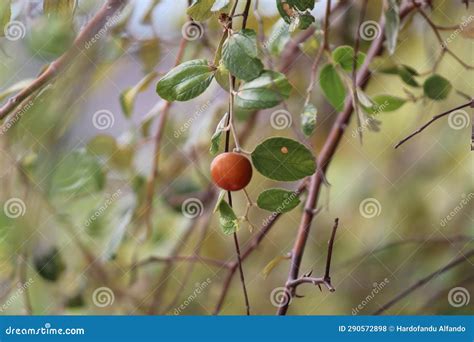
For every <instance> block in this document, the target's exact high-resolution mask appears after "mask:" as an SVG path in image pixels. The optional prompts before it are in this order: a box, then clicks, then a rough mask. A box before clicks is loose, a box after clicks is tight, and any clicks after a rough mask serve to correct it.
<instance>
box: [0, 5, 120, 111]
mask: <svg viewBox="0 0 474 342" xmlns="http://www.w3.org/2000/svg"><path fill="white" fill-rule="evenodd" d="M126 2H127V0H108V1H107V2H106V3H105V4H104V5H103V6H102V8H101V9H100V10H99V11H98V12H97V14H96V15H95V16H94V17H93V18H92V19H91V20H90V21H89V23H88V24H87V25H86V26H85V27H84V28H83V30H82V31H81V32H80V33H79V34H78V36H77V37H76V39H75V40H74V43H73V45H72V46H71V48H69V49H68V50H67V51H66V52H65V53H64V54H62V55H61V56H60V57H59V58H58V59H56V60H55V61H53V62H52V63H51V64H50V65H49V66H48V67H47V68H46V70H45V71H44V72H42V73H41V74H40V75H39V76H38V78H36V79H35V80H34V81H33V82H32V83H31V84H30V85H28V86H27V87H25V88H24V89H23V90H22V91H20V92H19V93H18V94H16V95H15V96H13V97H11V98H10V99H9V100H8V101H7V102H6V103H5V104H4V105H3V106H2V107H1V108H0V120H2V119H4V118H5V117H6V116H7V115H9V114H10V113H11V112H12V111H14V110H15V109H16V108H17V107H19V106H20V105H21V104H22V103H23V102H24V101H25V100H26V99H28V98H29V97H30V96H31V95H33V94H34V93H36V92H37V91H38V90H40V89H41V88H43V87H44V86H45V85H46V84H47V83H49V82H51V81H52V80H53V79H54V78H55V77H56V76H57V75H58V74H59V73H60V72H62V71H63V70H64V69H65V68H66V67H67V66H68V65H70V64H71V63H72V62H73V61H74V60H75V59H76V57H77V56H78V55H80V53H79V52H81V51H83V50H84V48H85V45H86V44H87V43H88V42H89V41H90V40H91V39H92V38H93V37H94V36H95V35H96V34H97V33H98V32H99V31H100V30H101V29H103V28H104V26H105V25H106V23H107V21H108V20H109V18H111V17H113V16H114V15H116V12H117V11H118V10H120V8H122V6H123V5H124V4H125V3H126Z"/></svg>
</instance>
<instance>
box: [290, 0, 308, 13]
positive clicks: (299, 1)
mask: <svg viewBox="0 0 474 342" xmlns="http://www.w3.org/2000/svg"><path fill="white" fill-rule="evenodd" d="M286 2H287V3H288V4H289V5H290V6H291V7H293V8H296V9H298V10H300V11H306V10H307V9H310V10H312V9H313V8H314V2H315V0H286Z"/></svg>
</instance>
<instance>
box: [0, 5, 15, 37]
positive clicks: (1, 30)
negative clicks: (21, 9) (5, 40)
mask: <svg viewBox="0 0 474 342" xmlns="http://www.w3.org/2000/svg"><path fill="white" fill-rule="evenodd" d="M10 2H11V1H10V0H4V1H2V2H1V3H0V37H3V36H4V35H5V26H6V25H7V24H8V23H9V22H10V18H11V15H12V12H11V3H10Z"/></svg>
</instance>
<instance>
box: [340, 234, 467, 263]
mask: <svg viewBox="0 0 474 342" xmlns="http://www.w3.org/2000/svg"><path fill="white" fill-rule="evenodd" d="M473 241H474V236H467V235H456V236H450V237H441V238H431V239H426V238H409V239H404V240H398V241H392V242H389V243H387V244H385V245H383V246H380V247H378V248H375V249H373V250H371V251H368V252H363V253H361V254H359V255H357V256H355V257H352V258H350V259H349V260H346V261H344V262H343V263H341V264H339V265H338V266H339V267H346V266H348V265H351V264H353V263H354V262H356V261H358V260H361V259H365V258H366V257H368V256H370V255H374V254H377V253H380V252H383V251H385V250H387V249H390V248H394V247H398V246H402V245H407V244H413V243H419V244H422V245H424V244H427V243H428V244H455V243H470V242H473Z"/></svg>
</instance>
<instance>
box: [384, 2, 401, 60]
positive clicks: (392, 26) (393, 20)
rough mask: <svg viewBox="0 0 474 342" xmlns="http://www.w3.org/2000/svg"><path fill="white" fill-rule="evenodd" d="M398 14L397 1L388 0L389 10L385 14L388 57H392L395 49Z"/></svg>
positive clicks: (398, 26) (398, 22) (398, 28)
mask: <svg viewBox="0 0 474 342" xmlns="http://www.w3.org/2000/svg"><path fill="white" fill-rule="evenodd" d="M399 12H400V9H399V5H398V3H397V0H389V8H388V9H387V11H386V12H385V37H386V42H387V50H388V53H389V54H390V55H393V53H394V52H395V48H396V47H397V38H398V31H399V30H400V14H399Z"/></svg>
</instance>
